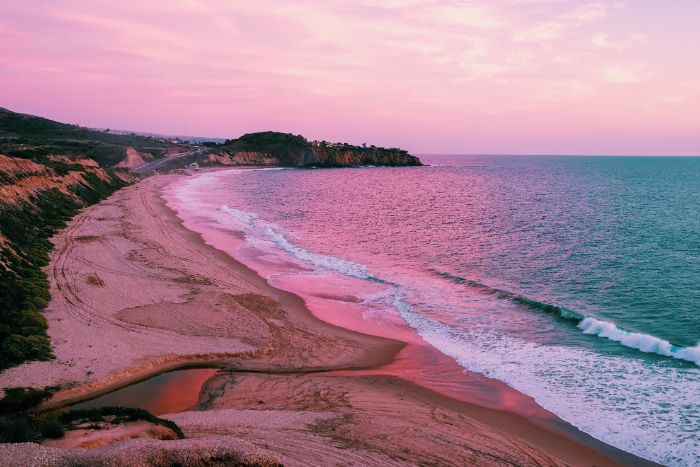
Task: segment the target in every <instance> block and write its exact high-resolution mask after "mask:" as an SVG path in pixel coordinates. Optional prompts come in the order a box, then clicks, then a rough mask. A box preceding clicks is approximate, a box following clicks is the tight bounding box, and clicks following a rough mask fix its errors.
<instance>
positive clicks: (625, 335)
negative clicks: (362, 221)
mask: <svg viewBox="0 0 700 467" xmlns="http://www.w3.org/2000/svg"><path fill="white" fill-rule="evenodd" d="M431 272H433V273H434V274H437V275H438V276H440V277H442V278H444V279H447V280H450V281H452V282H454V283H456V284H464V285H466V286H468V287H471V288H473V289H477V290H479V291H480V292H482V293H484V294H487V295H493V296H495V297H497V298H499V299H501V300H508V301H511V302H513V303H517V304H519V305H522V306H525V307H527V308H530V309H532V310H536V311H542V312H545V313H552V314H554V315H555V316H557V317H559V318H563V319H565V320H568V321H571V322H574V323H576V327H578V328H579V329H580V330H581V331H582V332H583V333H584V334H591V335H595V336H598V337H602V338H605V339H609V340H611V341H614V342H619V343H620V344H622V345H624V346H625V347H629V348H631V349H636V350H640V351H642V352H646V353H655V354H657V355H662V356H664V357H672V358H676V359H678V360H686V361H689V362H693V363H695V364H696V365H698V366H700V344H698V345H696V346H694V347H681V346H676V345H674V344H672V343H671V342H669V341H667V340H664V339H661V338H659V337H656V336H652V335H650V334H643V333H639V332H632V331H626V330H624V329H620V328H618V327H617V325H616V324H615V323H613V322H610V321H604V320H599V319H596V318H593V317H591V316H586V315H583V314H581V313H577V312H575V311H572V310H568V309H566V308H564V307H560V306H557V305H552V304H550V303H544V302H540V301H538V300H533V299H531V298H528V297H525V296H523V295H518V294H515V293H513V292H508V291H506V290H501V289H497V288H495V287H490V286H488V285H485V284H482V283H481V282H477V281H475V280H471V279H466V278H464V277H459V276H455V275H453V274H449V273H446V272H441V271H436V270H434V269H433V270H431Z"/></svg>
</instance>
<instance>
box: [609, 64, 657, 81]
mask: <svg viewBox="0 0 700 467" xmlns="http://www.w3.org/2000/svg"><path fill="white" fill-rule="evenodd" d="M648 77H649V69H648V66H647V65H646V64H645V63H641V62H637V63H626V64H616V65H610V66H606V67H604V68H603V70H602V71H601V79H602V80H603V81H606V82H608V83H613V84H629V83H640V82H642V81H646V80H647V78H648Z"/></svg>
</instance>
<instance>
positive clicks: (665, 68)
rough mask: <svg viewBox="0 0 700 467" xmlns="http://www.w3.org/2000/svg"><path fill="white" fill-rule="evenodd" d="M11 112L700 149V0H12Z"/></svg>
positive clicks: (204, 132)
mask: <svg viewBox="0 0 700 467" xmlns="http://www.w3.org/2000/svg"><path fill="white" fill-rule="evenodd" d="M0 12H1V14H0V57H1V61H0V107H6V108H9V109H11V110H14V111H18V112H24V113H31V114H36V115H42V116H46V117H48V118H52V119H56V120H60V121H64V122H70V123H78V124H81V125H86V126H92V127H108V128H116V129H132V130H142V131H153V132H160V133H167V134H185V135H201V136H216V137H235V136H239V135H241V134H243V133H246V132H250V131H259V130H268V129H270V130H279V131H288V132H293V133H301V134H303V135H305V136H307V137H308V138H310V139H326V140H331V141H348V142H352V143H362V142H367V143H373V144H377V145H387V146H401V147H404V148H407V149H409V150H411V151H413V152H416V153H516V154H533V153H537V154H696V155H700V59H698V57H699V54H700V27H699V26H698V21H700V1H698V0H672V1H660V0H627V1H626V2H617V1H612V2H590V1H576V0H501V1H485V0H482V1H457V0H442V1H439V0H384V1H379V0H376V1H375V0H342V1H341V0H337V1H336V0H296V1H294V2H291V1H290V2H281V1H272V0H256V1H253V2H247V1H223V0H210V1H201V2H198V1H194V0H144V1H142V2H133V1H121V2H115V1H106V0H36V1H31V2H28V1H26V0H0Z"/></svg>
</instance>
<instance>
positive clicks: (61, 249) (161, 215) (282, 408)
mask: <svg viewBox="0 0 700 467" xmlns="http://www.w3.org/2000/svg"><path fill="white" fill-rule="evenodd" d="M183 176H186V175H161V176H156V177H151V178H147V179H144V180H142V181H141V182H139V183H138V184H137V185H134V186H130V187H128V188H125V189H122V190H120V191H119V192H117V193H116V194H114V195H113V196H112V197H110V198H109V199H108V200H106V201H105V202H103V203H100V204H98V205H95V206H92V207H90V208H87V209H86V210H84V211H83V212H82V213H81V214H79V215H78V216H76V217H75V218H74V219H73V220H72V221H71V222H70V223H69V225H68V226H67V227H66V228H65V229H64V230H63V231H62V232H61V233H60V234H59V235H57V236H56V237H55V238H54V239H53V242H54V244H55V249H54V251H53V252H52V254H51V263H50V265H49V266H48V268H47V270H46V272H47V274H48V276H49V278H50V281H51V297H52V299H51V302H50V304H49V307H48V308H47V310H46V312H45V316H46V318H47V320H48V322H49V334H50V336H51V340H52V345H53V352H54V355H55V356H56V359H55V360H52V361H48V362H32V363H29V364H24V365H21V366H19V367H16V368H12V369H10V370H7V371H5V372H3V373H2V374H0V387H2V388H5V387H14V386H32V387H45V386H60V387H61V390H60V391H59V392H58V393H57V394H56V395H55V396H54V397H53V399H52V400H51V401H49V402H48V403H47V404H46V407H47V408H49V407H57V406H60V405H65V404H68V403H73V402H76V401H79V400H83V399H86V398H90V397H94V396H96V395H98V394H100V393H104V392H108V391H110V390H113V389H115V388H118V387H121V386H124V385H127V384H129V383H131V382H134V381H138V380H142V379H144V378H147V377H149V376H151V375H155V374H158V373H161V372H163V371H166V370H171V369H176V368H183V367H187V366H192V365H211V366H217V367H221V368H222V369H223V370H224V371H222V372H219V373H218V374H217V375H216V376H214V377H212V378H211V379H209V380H208V381H206V382H205V383H204V385H203V387H202V389H201V392H200V397H199V402H198V404H196V405H195V406H193V407H192V408H191V409H190V410H187V411H184V412H178V413H174V414H169V415H166V416H164V418H168V419H170V420H173V421H175V422H176V423H177V424H178V425H179V426H180V427H181V428H182V430H183V431H184V433H185V435H186V437H187V438H188V440H185V441H189V442H192V440H199V441H201V442H202V443H204V444H206V443H214V441H212V440H218V441H217V443H219V444H218V445H224V446H225V445H227V442H229V441H230V443H229V444H230V445H231V446H236V449H239V450H241V451H242V452H244V453H245V452H247V451H250V452H251V453H252V452H254V451H256V450H261V452H262V451H264V452H265V456H268V455H269V453H271V456H273V457H274V459H276V460H277V461H279V462H282V463H284V464H287V465H317V464H330V463H333V464H341V465H350V464H355V465H357V464H363V465H364V464H367V465H395V464H453V465H458V464H459V465H475V464H478V465H505V464H509V465H617V464H620V463H627V462H632V461H639V460H638V459H636V458H634V457H632V456H628V455H626V454H625V453H623V452H621V451H619V450H616V449H614V448H611V447H609V446H606V445H604V444H603V443H600V442H597V441H595V440H593V439H592V438H590V437H587V436H585V435H583V434H581V433H579V432H576V430H574V429H573V428H571V429H569V428H565V424H564V423H563V422H561V423H559V422H560V421H559V422H557V423H552V426H559V425H561V426H562V427H564V428H561V429H548V428H547V427H544V426H542V424H539V423H534V422H533V421H532V420H530V419H529V418H528V417H527V416H526V415H525V414H523V413H517V412H516V411H510V410H507V408H506V407H502V408H498V407H493V406H489V407H486V406H484V405H483V404H479V403H478V402H479V401H478V400H474V401H472V402H470V401H469V400H468V397H462V398H458V397H452V396H451V395H450V394H449V393H448V392H437V391H435V390H433V389H431V388H429V387H424V386H422V385H421V384H419V383H420V379H419V378H412V377H410V375H411V374H416V373H417V371H416V366H417V365H420V363H421V362H420V359H419V360H418V361H416V362H414V363H411V361H410V358H409V359H408V360H407V358H406V352H407V349H409V350H410V346H407V344H406V343H405V342H402V341H401V340H399V339H391V338H386V337H379V336H371V335H367V334H364V333H361V332H358V331H356V330H351V329H346V328H343V327H339V326H336V325H334V324H331V323H329V322H326V321H323V320H320V319H318V318H317V317H316V316H314V315H312V314H311V313H310V312H309V310H308V309H307V308H306V306H305V303H304V301H303V300H302V299H301V298H299V297H297V296H295V295H292V294H290V293H288V292H285V291H282V290H279V289H276V288H274V287H271V286H270V285H269V284H268V283H267V282H266V281H265V280H264V279H263V278H261V277H260V276H258V275H257V274H256V273H255V272H253V271H252V270H250V269H248V268H247V267H246V266H244V265H243V264H241V263H239V262H237V261H235V260H234V259H233V258H231V257H230V256H229V255H227V254H225V253H223V252H222V251H220V250H217V249H216V248H214V247H212V246H210V245H207V244H205V242H204V241H203V240H202V238H201V237H200V235H199V234H197V233H195V232H192V231H190V230H188V229H186V228H185V227H184V226H183V225H182V221H181V220H180V219H179V218H178V217H177V216H176V214H175V213H174V212H173V211H172V210H171V209H170V208H169V207H168V206H167V205H166V202H165V200H164V199H163V196H162V192H163V190H164V189H165V188H166V187H167V186H168V185H169V184H172V183H174V182H176V181H177V180H178V179H179V178H180V177H183ZM409 357H410V355H409ZM447 360H449V359H447ZM407 361H408V363H407ZM404 373H405V375H406V377H403V374H404ZM464 378H465V381H469V378H470V376H468V375H465V376H464ZM474 379H475V380H478V382H479V384H480V385H481V386H482V389H481V391H482V392H483V386H487V387H488V385H489V384H493V388H494V390H496V389H497V388H498V390H501V391H502V390H503V388H502V387H501V386H504V385H500V386H499V385H498V384H497V383H495V382H493V383H491V382H489V381H488V380H486V379H485V378H481V379H479V378H474ZM512 392H513V393H514V394H517V393H515V391H512ZM518 397H523V396H518ZM552 418H553V419H556V417H554V416H552ZM227 440H229V441H227ZM131 442H134V441H131ZM139 442H140V443H143V441H139ZM124 443H127V444H128V443H129V441H125V442H122V443H120V445H125V444H124ZM168 443H183V441H178V442H175V441H150V444H149V449H155V450H157V449H161V447H162V446H167V445H168ZM171 446H173V445H172V444H171ZM14 449H16V451H13V452H15V454H13V456H15V455H19V454H17V451H21V452H22V453H23V454H22V455H30V454H31V452H32V448H31V445H28V446H26V449H24V448H21V447H18V448H14ZM47 449H49V448H42V451H41V452H43V453H46V452H47V451H46V450H47ZM100 449H103V450H104V453H105V455H108V453H109V452H114V451H109V450H108V449H107V448H100ZM110 449H112V450H114V448H110ZM97 451H99V449H98V450H96V452H97ZM36 452H37V453H38V452H39V451H38V450H37V451H36ZM52 452H53V453H54V454H56V455H58V454H60V455H58V457H57V458H60V459H64V460H65V459H67V458H68V457H66V456H69V454H66V452H65V451H63V450H56V451H52ZM57 453H58V454H57ZM70 455H71V456H73V455H75V456H78V455H85V453H84V452H83V453H78V454H70ZM90 455H91V456H95V455H97V454H96V453H92V454H90ZM251 455H252V454H251ZM266 458H267V457H266Z"/></svg>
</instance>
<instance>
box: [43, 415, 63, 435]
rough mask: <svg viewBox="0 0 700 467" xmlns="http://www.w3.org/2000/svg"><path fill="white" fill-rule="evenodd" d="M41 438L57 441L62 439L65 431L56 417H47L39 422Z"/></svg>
mask: <svg viewBox="0 0 700 467" xmlns="http://www.w3.org/2000/svg"><path fill="white" fill-rule="evenodd" d="M39 423H40V428H41V436H43V437H44V438H50V439H58V438H63V435H64V434H65V432H66V430H65V428H63V424H62V423H61V421H60V420H59V419H58V418H56V417H47V418H45V419H43V420H40V422H39Z"/></svg>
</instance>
